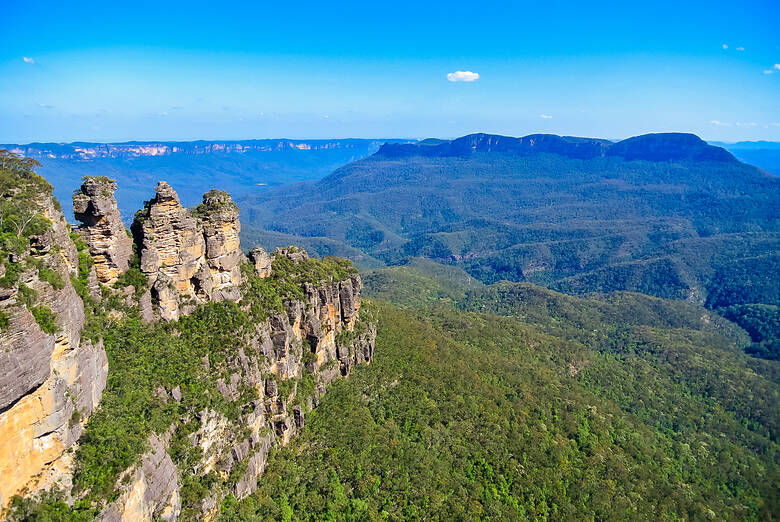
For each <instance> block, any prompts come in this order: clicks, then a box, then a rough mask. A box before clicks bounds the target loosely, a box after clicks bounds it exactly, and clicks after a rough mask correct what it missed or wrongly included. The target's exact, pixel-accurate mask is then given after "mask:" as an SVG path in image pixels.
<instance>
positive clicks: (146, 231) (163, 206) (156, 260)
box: [131, 181, 243, 321]
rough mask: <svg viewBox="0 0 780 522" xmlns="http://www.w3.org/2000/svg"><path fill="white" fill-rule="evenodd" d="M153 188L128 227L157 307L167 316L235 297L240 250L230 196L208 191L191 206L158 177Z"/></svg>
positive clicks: (159, 312)
mask: <svg viewBox="0 0 780 522" xmlns="http://www.w3.org/2000/svg"><path fill="white" fill-rule="evenodd" d="M156 191H157V195H156V196H155V197H154V198H153V199H152V200H150V201H149V202H147V205H146V207H145V208H144V209H143V210H140V211H139V212H138V213H136V216H135V220H134V222H133V225H132V227H131V229H132V231H133V236H134V238H135V241H136V244H137V246H138V249H139V252H140V257H141V265H140V268H141V271H142V272H143V273H145V274H146V275H147V276H148V278H149V285H150V289H151V298H152V300H153V302H154V303H155V304H156V307H155V308H156V309H155V313H156V314H158V315H159V316H160V317H161V318H163V319H165V320H168V321H171V320H176V319H178V318H179V317H180V316H181V315H182V314H187V313H189V312H190V311H191V310H192V309H193V308H194V307H195V306H196V305H198V304H200V303H204V302H208V301H212V300H213V301H219V300H223V299H233V300H235V299H238V297H239V296H240V294H239V291H238V286H239V285H240V283H241V270H240V268H239V262H240V261H241V260H243V254H242V253H241V250H240V248H239V241H238V232H239V230H240V224H239V221H238V208H237V207H236V205H235V204H234V203H233V201H232V200H231V199H230V196H229V195H227V193H224V192H217V191H210V192H208V193H207V194H206V195H205V196H204V198H203V203H202V204H201V205H199V206H198V207H197V208H196V209H195V210H194V212H190V211H189V210H187V209H186V208H184V207H183V206H182V205H181V203H180V202H179V196H178V195H177V194H176V192H175V191H174V190H173V189H172V188H171V186H170V185H168V184H167V183H165V182H163V181H161V182H160V183H159V184H158V185H157V188H156Z"/></svg>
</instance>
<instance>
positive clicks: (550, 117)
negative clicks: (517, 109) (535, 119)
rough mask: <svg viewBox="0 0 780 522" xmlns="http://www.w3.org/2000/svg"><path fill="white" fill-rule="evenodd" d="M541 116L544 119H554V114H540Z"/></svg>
mask: <svg viewBox="0 0 780 522" xmlns="http://www.w3.org/2000/svg"><path fill="white" fill-rule="evenodd" d="M539 117H540V118H541V119H543V120H551V119H552V116H550V115H549V114H540V115H539Z"/></svg>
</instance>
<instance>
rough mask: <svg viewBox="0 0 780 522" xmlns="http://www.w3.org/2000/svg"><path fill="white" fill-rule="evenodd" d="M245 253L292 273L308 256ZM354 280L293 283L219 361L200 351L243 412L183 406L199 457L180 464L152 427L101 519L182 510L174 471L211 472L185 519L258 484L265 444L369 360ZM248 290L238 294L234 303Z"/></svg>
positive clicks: (290, 429) (368, 334)
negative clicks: (288, 294)
mask: <svg viewBox="0 0 780 522" xmlns="http://www.w3.org/2000/svg"><path fill="white" fill-rule="evenodd" d="M253 256H254V257H255V258H259V257H262V258H263V259H265V258H266V257H267V258H268V260H269V263H268V265H269V266H265V265H264V264H263V265H262V266H261V268H260V269H258V270H257V272H256V276H257V277H260V276H263V278H265V277H268V274H267V273H266V271H268V270H270V265H272V264H274V265H276V266H277V267H281V269H284V270H287V271H289V272H291V273H295V271H296V270H301V269H302V268H301V267H300V265H301V264H303V263H307V262H311V261H312V260H309V258H308V256H307V255H306V253H305V252H304V251H302V250H299V249H285V250H277V251H275V252H274V253H273V254H272V255H271V256H268V255H267V254H264V255H263V254H262V253H261V252H260V251H259V250H258V249H255V250H254V251H253ZM253 269H254V268H253ZM250 279H251V277H250ZM293 279H294V278H290V279H288V281H291V280H293ZM361 288H362V284H361V281H360V277H359V275H357V273H352V274H349V275H347V276H346V277H343V278H341V279H334V278H329V279H327V280H322V281H317V282H302V283H301V284H300V294H298V298H296V299H288V300H286V301H285V302H284V305H283V308H282V309H281V310H279V311H276V312H274V313H271V314H270V315H268V317H267V318H266V319H265V320H264V321H259V322H256V323H254V324H253V327H252V328H251V330H250V333H249V334H246V335H245V338H244V339H241V340H240V341H241V342H239V340H237V346H238V348H237V349H236V350H235V352H234V353H233V354H232V355H231V356H229V357H228V359H227V360H226V361H225V363H224V364H223V365H222V366H216V365H214V363H212V362H210V361H209V360H208V359H206V360H204V361H203V368H204V372H205V373H206V374H209V375H212V376H214V377H215V378H216V379H217V390H218V392H219V393H220V394H221V395H222V396H223V397H224V398H225V399H226V400H228V401H233V402H238V403H239V405H240V410H241V411H242V412H243V413H242V414H241V415H240V416H239V418H238V419H233V420H231V419H228V418H227V417H226V416H225V415H223V414H221V413H218V412H217V411H214V410H213V409H209V408H207V409H204V410H200V411H195V412H191V413H190V414H188V415H187V420H186V425H187V426H189V427H188V428H187V430H186V439H187V440H188V441H189V444H191V445H192V446H193V447H195V448H197V449H198V454H199V455H200V458H198V459H197V460H196V461H190V462H189V465H188V467H187V469H181V468H180V467H177V466H175V465H172V463H170V462H169V457H168V454H167V453H166V451H167V450H168V444H169V441H170V438H171V437H170V433H169V434H168V435H165V436H162V437H159V436H157V435H153V436H151V437H150V438H149V442H150V447H151V449H150V451H149V452H148V453H146V454H145V455H144V456H143V457H142V459H141V461H140V463H139V464H138V465H137V466H136V467H134V468H131V469H129V470H127V472H126V473H125V474H124V475H123V476H127V477H129V480H128V481H127V482H126V483H125V485H123V486H121V489H120V495H119V497H118V499H117V500H116V501H114V502H113V503H111V504H110V505H108V506H107V507H106V508H105V509H104V510H103V512H102V515H101V520H104V521H112V522H113V521H127V520H150V519H154V518H160V519H162V520H175V519H177V518H178V517H179V516H180V515H183V513H182V512H181V509H182V506H181V502H180V498H181V495H182V493H181V488H182V476H183V475H187V474H189V475H190V480H192V476H195V477H198V478H205V477H212V486H211V487H210V489H209V491H208V493H207V494H206V495H205V496H204V497H203V498H202V501H201V502H200V504H199V505H197V506H196V508H195V509H193V508H192V507H190V508H189V511H188V512H187V513H186V514H185V515H186V518H187V519H191V518H196V519H211V518H213V517H214V516H215V515H216V514H217V513H218V511H219V506H221V503H222V500H223V499H224V498H225V496H227V495H229V494H232V495H234V496H235V497H236V498H239V499H241V498H244V497H246V496H248V495H249V494H251V493H252V492H253V491H254V490H255V489H257V481H258V479H259V478H260V476H261V474H262V472H263V470H264V468H265V463H266V459H267V457H268V454H269V451H270V449H271V448H272V447H273V446H275V445H278V444H282V445H284V444H287V443H288V442H289V441H290V440H291V438H292V437H293V435H295V433H296V432H297V431H298V430H299V429H301V428H302V427H303V425H304V423H305V418H306V414H307V413H308V412H310V411H311V409H312V408H314V407H315V406H316V404H318V403H319V400H320V398H321V397H322V395H323V394H324V393H325V391H326V387H327V385H328V384H330V383H331V382H332V381H333V379H336V378H338V377H341V376H347V375H349V373H350V371H351V370H352V368H353V367H354V366H355V365H356V364H361V363H368V362H370V361H371V360H372V358H373V352H374V339H375V337H376V329H375V325H374V324H373V322H371V321H365V320H363V321H361V320H360V308H361V300H360V291H361ZM245 291H246V292H251V290H248V289H245ZM247 299H248V296H247V295H245V296H244V300H242V301H241V303H244V301H245V300H247ZM246 305H247V306H249V302H247V303H246ZM247 389H251V390H254V398H253V399H251V400H250V401H248V402H242V401H243V400H244V399H245V397H246V395H245V394H244V392H245V390H247ZM242 390H243V391H242ZM158 393H159V394H160V396H161V397H163V398H164V400H165V401H182V392H181V390H179V389H173V390H165V389H159V390H158ZM177 429H178V430H182V429H183V428H182V426H181V425H178V426H177V425H172V426H171V432H176V430H177ZM178 435H179V436H182V434H181V433H180V432H179V433H178ZM213 477H217V479H216V482H213V480H214V479H213Z"/></svg>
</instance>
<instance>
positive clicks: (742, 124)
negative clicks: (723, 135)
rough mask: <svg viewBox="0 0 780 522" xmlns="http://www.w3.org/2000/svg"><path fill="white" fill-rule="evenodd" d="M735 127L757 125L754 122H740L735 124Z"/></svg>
mask: <svg viewBox="0 0 780 522" xmlns="http://www.w3.org/2000/svg"><path fill="white" fill-rule="evenodd" d="M736 125H737V127H756V126H757V125H758V124H757V123H756V122H753V121H751V122H747V123H743V122H741V121H738V122H737V123H736Z"/></svg>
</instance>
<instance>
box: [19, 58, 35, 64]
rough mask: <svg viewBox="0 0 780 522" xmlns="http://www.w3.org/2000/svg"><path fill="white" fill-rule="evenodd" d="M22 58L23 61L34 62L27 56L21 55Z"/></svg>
mask: <svg viewBox="0 0 780 522" xmlns="http://www.w3.org/2000/svg"><path fill="white" fill-rule="evenodd" d="M22 60H24V63H35V60H34V59H33V58H30V57H29V56H22Z"/></svg>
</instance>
